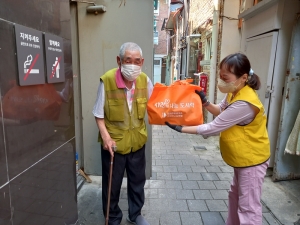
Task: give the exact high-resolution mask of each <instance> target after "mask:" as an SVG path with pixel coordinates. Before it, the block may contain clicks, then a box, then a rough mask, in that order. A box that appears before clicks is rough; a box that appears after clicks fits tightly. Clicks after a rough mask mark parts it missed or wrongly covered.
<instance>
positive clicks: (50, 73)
mask: <svg viewBox="0 0 300 225" xmlns="http://www.w3.org/2000/svg"><path fill="white" fill-rule="evenodd" d="M45 52H46V64H47V82H48V83H58V82H64V81H65V68H64V52H63V39H62V38H61V37H58V36H56V35H53V34H45Z"/></svg>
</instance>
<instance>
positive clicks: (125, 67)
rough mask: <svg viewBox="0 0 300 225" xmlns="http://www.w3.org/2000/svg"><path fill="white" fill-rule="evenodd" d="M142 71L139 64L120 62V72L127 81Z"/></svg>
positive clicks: (132, 79)
mask: <svg viewBox="0 0 300 225" xmlns="http://www.w3.org/2000/svg"><path fill="white" fill-rule="evenodd" d="M141 72H142V69H141V67H140V66H137V65H134V64H122V65H121V73H122V75H123V76H124V78H125V79H126V80H128V81H134V80H135V79H136V78H137V77H138V76H139V75H140V74H141Z"/></svg>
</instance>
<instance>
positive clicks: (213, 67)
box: [207, 0, 220, 122]
mask: <svg viewBox="0 0 300 225" xmlns="http://www.w3.org/2000/svg"><path fill="white" fill-rule="evenodd" d="M219 8H220V2H219V0H214V14H213V28H212V58H211V60H210V75H209V89H208V100H209V101H210V102H212V103H214V101H215V86H216V76H217V74H216V73H217V57H218V36H219V35H218V34H219ZM212 120H213V115H212V114H211V113H208V114H207V122H211V121H212Z"/></svg>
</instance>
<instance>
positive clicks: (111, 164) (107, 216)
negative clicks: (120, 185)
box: [105, 146, 117, 225]
mask: <svg viewBox="0 0 300 225" xmlns="http://www.w3.org/2000/svg"><path fill="white" fill-rule="evenodd" d="M112 149H113V151H114V152H115V151H116V150H117V146H112ZM113 164H114V157H113V156H112V155H110V167H109V180H108V192H107V207H106V218H105V225H108V219H109V207H110V193H111V180H112V171H113Z"/></svg>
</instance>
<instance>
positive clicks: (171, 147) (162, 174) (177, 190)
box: [79, 126, 281, 225]
mask: <svg viewBox="0 0 300 225" xmlns="http://www.w3.org/2000/svg"><path fill="white" fill-rule="evenodd" d="M152 135H153V136H152V141H153V142H152V143H153V146H152V153H153V154H152V177H151V179H150V180H147V182H146V185H145V196H146V201H145V205H144V207H143V210H142V214H143V215H144V217H145V218H146V219H147V220H148V221H149V223H150V224H151V225H224V224H225V220H226V217H227V210H228V200H227V199H228V190H229V187H230V182H231V179H232V176H233V169H232V168H231V167H229V166H228V165H227V164H226V163H224V161H223V160H222V158H221V155H220V152H219V146H218V139H219V137H210V138H207V139H204V138H203V137H202V136H199V135H190V134H182V133H178V132H176V131H173V130H172V129H170V128H168V127H166V126H153V133H152ZM197 146H202V147H203V146H204V147H205V149H206V150H204V149H203V148H197ZM92 179H94V178H92ZM93 183H94V182H93ZM87 185H96V184H87ZM97 185H98V188H95V189H94V190H95V191H97V192H98V194H95V193H92V192H91V191H90V192H88V195H89V197H85V198H86V199H89V203H88V204H91V200H92V199H94V201H95V199H96V198H97V199H98V202H97V203H96V204H94V208H93V209H92V210H90V211H88V210H89V209H88V207H86V206H83V205H81V206H80V205H79V216H80V220H79V222H80V224H81V225H95V224H96V223H95V221H97V224H104V217H103V214H102V209H101V207H102V206H101V182H99V184H97ZM85 188H86V184H85V185H83V187H82V190H81V191H80V192H79V195H85V194H87V191H85ZM79 198H80V197H79ZM95 207H96V208H95ZM120 207H121V209H122V210H123V221H122V223H121V224H122V225H128V224H129V223H128V222H126V219H125V218H126V216H127V210H128V208H127V190H126V179H124V181H123V185H122V190H121V200H120ZM263 216H264V218H263V225H269V224H273V225H276V224H281V223H279V222H278V220H277V219H276V218H275V217H274V215H273V214H272V213H271V212H270V210H269V209H268V208H267V207H263ZM91 221H94V222H91Z"/></svg>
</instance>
